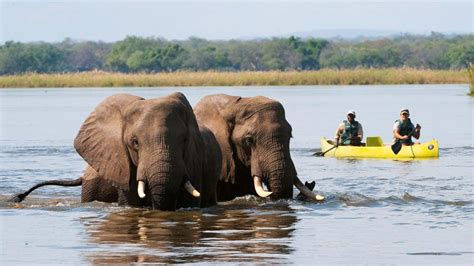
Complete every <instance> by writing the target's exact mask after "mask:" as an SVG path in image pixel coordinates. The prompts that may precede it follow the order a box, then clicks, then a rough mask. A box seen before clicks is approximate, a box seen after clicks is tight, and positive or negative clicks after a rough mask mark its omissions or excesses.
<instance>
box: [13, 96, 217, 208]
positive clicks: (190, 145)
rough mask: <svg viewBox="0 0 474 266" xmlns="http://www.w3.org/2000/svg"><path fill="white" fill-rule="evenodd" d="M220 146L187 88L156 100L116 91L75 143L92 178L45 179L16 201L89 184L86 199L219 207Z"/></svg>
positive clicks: (86, 174)
mask: <svg viewBox="0 0 474 266" xmlns="http://www.w3.org/2000/svg"><path fill="white" fill-rule="evenodd" d="M206 146H208V147H210V148H209V149H206ZM217 146H218V144H217V142H216V140H215V138H214V135H213V134H212V133H211V132H210V131H209V130H208V129H206V128H205V127H202V128H201V130H200V129H199V127H198V124H197V122H196V118H195V116H194V113H193V110H192V107H191V105H190V104H189V102H188V100H187V99H186V97H185V96H184V95H183V94H182V93H173V94H171V95H168V96H165V97H160V98H155V99H149V100H145V99H143V98H140V97H137V96H134V95H130V94H117V95H113V96H110V97H108V98H106V99H105V100H104V101H103V102H101V103H100V104H99V105H98V106H97V107H96V108H95V110H94V111H93V112H92V113H91V114H90V115H89V117H88V118H87V119H86V120H85V122H84V123H83V124H82V126H81V128H80V130H79V133H78V135H77V137H76V139H75V141H74V147H75V148H76V150H77V152H78V153H79V154H80V155H81V156H82V157H83V158H84V160H85V161H86V162H87V166H86V170H85V171H84V175H83V176H82V177H81V178H79V179H77V180H74V181H54V180H53V181H47V182H43V183H40V184H38V185H36V186H34V187H33V188H32V189H30V190H28V191H27V192H25V193H22V194H19V195H17V196H16V197H15V198H14V199H15V201H21V200H23V199H24V198H25V197H26V196H27V195H28V194H29V193H30V192H31V191H33V190H34V189H36V188H38V187H40V186H43V185H71V186H72V185H82V196H81V200H82V202H90V201H94V200H98V201H104V202H117V201H118V202H119V203H121V204H128V205H132V206H151V207H152V208H153V209H159V210H175V209H177V208H181V207H207V206H212V205H215V204H216V202H217V201H216V200H217V199H216V184H217V178H218V176H217V174H218V172H220V168H216V165H218V164H217V163H215V162H214V161H213V160H219V161H220V154H219V153H218V148H214V149H213V148H212V147H217ZM216 150H217V152H216ZM199 191H200V192H199ZM188 192H189V193H188Z"/></svg>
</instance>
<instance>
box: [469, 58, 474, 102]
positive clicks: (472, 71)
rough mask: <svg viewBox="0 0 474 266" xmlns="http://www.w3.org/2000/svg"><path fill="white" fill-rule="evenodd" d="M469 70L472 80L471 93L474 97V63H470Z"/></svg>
mask: <svg viewBox="0 0 474 266" xmlns="http://www.w3.org/2000/svg"><path fill="white" fill-rule="evenodd" d="M467 71H468V72H469V79H470V80H471V84H469V85H470V92H469V95H471V96H473V97H474V64H472V63H470V64H469V68H468V69H467Z"/></svg>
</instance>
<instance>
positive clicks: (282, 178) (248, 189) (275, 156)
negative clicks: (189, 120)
mask: <svg viewBox="0 0 474 266" xmlns="http://www.w3.org/2000/svg"><path fill="white" fill-rule="evenodd" d="M194 113H195V114H196V118H197V119H198V122H199V123H200V124H203V125H205V126H206V127H208V128H209V129H210V130H211V131H212V132H213V133H214V135H215V137H216V139H217V141H218V143H219V146H220V149H221V153H222V168H221V174H220V177H219V182H218V190H217V197H218V200H219V201H224V200H231V199H233V198H235V197H238V196H242V195H247V194H253V195H259V196H261V197H267V196H270V197H271V198H273V199H288V198H292V197H293V185H295V186H296V187H297V188H298V189H299V190H300V191H301V192H302V193H303V194H304V195H306V196H308V197H310V198H313V199H316V200H323V199H324V197H323V196H320V195H316V194H315V193H313V192H312V191H311V190H309V189H308V188H307V187H306V186H305V185H303V184H302V182H301V181H300V179H299V178H298V176H297V173H296V169H295V166H294V164H293V161H292V159H291V156H290V138H291V130H292V129H291V126H290V124H289V123H288V121H286V118H285V110H284V108H283V106H282V105H281V103H279V102H278V101H275V100H272V99H269V98H267V97H263V96H258V97H250V98H242V97H237V96H229V95H225V94H217V95H209V96H206V97H204V98H203V99H202V100H201V101H199V102H198V103H197V105H196V106H195V108H194ZM262 182H263V183H265V185H266V187H267V188H268V189H269V190H270V191H265V190H264V189H263V185H262Z"/></svg>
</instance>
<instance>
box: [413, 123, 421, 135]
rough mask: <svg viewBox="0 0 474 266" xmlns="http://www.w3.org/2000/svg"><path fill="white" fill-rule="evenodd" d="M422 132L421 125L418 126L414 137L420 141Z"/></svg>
mask: <svg viewBox="0 0 474 266" xmlns="http://www.w3.org/2000/svg"><path fill="white" fill-rule="evenodd" d="M420 131H421V126H420V124H416V127H415V133H413V137H414V138H415V139H420Z"/></svg>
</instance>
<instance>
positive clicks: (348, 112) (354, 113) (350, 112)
mask: <svg viewBox="0 0 474 266" xmlns="http://www.w3.org/2000/svg"><path fill="white" fill-rule="evenodd" d="M347 114H348V115H353V116H355V115H356V112H355V111H353V110H349V111H347Z"/></svg>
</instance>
